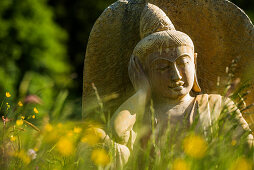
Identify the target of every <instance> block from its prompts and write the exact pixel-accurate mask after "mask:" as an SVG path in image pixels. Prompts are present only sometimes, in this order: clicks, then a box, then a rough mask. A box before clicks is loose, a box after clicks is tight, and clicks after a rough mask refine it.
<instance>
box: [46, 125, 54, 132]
mask: <svg viewBox="0 0 254 170" xmlns="http://www.w3.org/2000/svg"><path fill="white" fill-rule="evenodd" d="M52 129H53V127H52V125H51V124H46V126H45V130H46V131H47V132H50V131H52Z"/></svg>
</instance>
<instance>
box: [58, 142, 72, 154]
mask: <svg viewBox="0 0 254 170" xmlns="http://www.w3.org/2000/svg"><path fill="white" fill-rule="evenodd" d="M56 148H57V150H58V152H59V153H61V154H62V155H64V156H69V155H71V154H72V153H73V150H74V147H73V144H72V142H71V141H70V140H69V139H68V138H61V139H60V140H59V141H58V142H57V145H56Z"/></svg>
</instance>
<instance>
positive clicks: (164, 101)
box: [153, 93, 193, 108]
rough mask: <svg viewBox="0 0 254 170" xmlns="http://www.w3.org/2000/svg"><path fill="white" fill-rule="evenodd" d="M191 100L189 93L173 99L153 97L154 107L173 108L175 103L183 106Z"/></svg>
mask: <svg viewBox="0 0 254 170" xmlns="http://www.w3.org/2000/svg"><path fill="white" fill-rule="evenodd" d="M192 100H193V97H191V96H190V94H189V93H188V94H187V95H185V96H183V97H181V98H175V99H171V98H162V97H159V98H158V97H157V98H156V97H154V98H153V102H154V107H155V108H163V107H167V108H173V107H175V106H177V105H182V106H183V107H184V106H185V105H188V104H189V103H190V102H191V101H192Z"/></svg>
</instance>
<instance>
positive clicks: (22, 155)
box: [15, 150, 31, 164]
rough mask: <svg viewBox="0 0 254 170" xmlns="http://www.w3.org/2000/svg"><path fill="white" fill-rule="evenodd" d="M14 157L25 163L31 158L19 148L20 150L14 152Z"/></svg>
mask: <svg viewBox="0 0 254 170" xmlns="http://www.w3.org/2000/svg"><path fill="white" fill-rule="evenodd" d="M15 156H16V157H18V158H19V159H21V160H22V161H23V162H24V163H25V164H29V163H30V162H31V159H30V158H29V156H28V155H27V154H26V153H25V151H24V150H21V151H20V152H17V153H16V154H15Z"/></svg>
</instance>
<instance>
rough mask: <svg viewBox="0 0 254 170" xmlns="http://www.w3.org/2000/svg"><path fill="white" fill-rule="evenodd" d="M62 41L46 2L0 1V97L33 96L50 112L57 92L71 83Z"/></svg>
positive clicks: (64, 35)
mask: <svg viewBox="0 0 254 170" xmlns="http://www.w3.org/2000/svg"><path fill="white" fill-rule="evenodd" d="M66 40H67V34H66V32H65V31H64V30H63V29H62V28H60V27H59V26H58V25H57V24H56V23H55V22H54V20H53V12H52V10H51V8H50V7H49V6H48V4H47V1H46V0H1V1H0V92H1V94H3V93H4V92H5V91H10V92H11V94H12V96H16V97H19V98H24V97H25V96H27V95H29V94H35V95H37V96H39V97H40V98H41V99H42V103H43V106H44V107H43V108H48V110H50V109H51V108H52V106H53V105H54V103H55V99H54V98H55V97H56V95H57V94H58V92H59V91H61V89H64V88H66V87H68V86H69V85H70V84H71V81H70V77H69V75H70V72H71V67H70V65H69V62H68V60H67V53H66V47H65V42H66ZM48 110H47V111H48ZM45 111H46V110H45Z"/></svg>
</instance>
